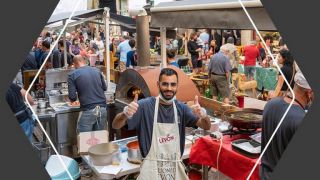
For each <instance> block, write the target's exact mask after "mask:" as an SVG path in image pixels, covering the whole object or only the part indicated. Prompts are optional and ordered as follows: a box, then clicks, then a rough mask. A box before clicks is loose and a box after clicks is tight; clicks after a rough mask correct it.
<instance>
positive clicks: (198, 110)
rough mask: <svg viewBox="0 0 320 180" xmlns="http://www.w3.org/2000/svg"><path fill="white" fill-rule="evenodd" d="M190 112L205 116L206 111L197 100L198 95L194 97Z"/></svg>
mask: <svg viewBox="0 0 320 180" xmlns="http://www.w3.org/2000/svg"><path fill="white" fill-rule="evenodd" d="M191 110H192V113H193V114H194V115H196V116H197V117H199V118H204V117H206V116H207V112H206V110H205V109H204V108H202V107H201V106H200V104H199V101H198V96H197V95H196V96H195V97H194V104H193V105H192V106H191Z"/></svg>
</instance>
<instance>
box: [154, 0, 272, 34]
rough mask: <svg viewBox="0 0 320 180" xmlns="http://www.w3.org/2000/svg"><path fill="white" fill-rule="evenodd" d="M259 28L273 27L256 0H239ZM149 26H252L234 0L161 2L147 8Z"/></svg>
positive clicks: (223, 27)
mask: <svg viewBox="0 0 320 180" xmlns="http://www.w3.org/2000/svg"><path fill="white" fill-rule="evenodd" d="M242 2H243V4H244V6H245V7H246V9H247V11H248V13H249V14H250V16H251V18H252V20H253V22H254V23H255V25H256V26H257V28H258V29H259V30H265V31H276V27H275V26H274V24H273V22H272V20H271V18H270V17H269V15H268V13H267V12H266V10H265V9H264V8H263V6H262V4H261V2H260V1H259V0H242ZM150 13H151V26H152V27H169V28H175V27H177V28H214V29H243V30H245V29H254V28H253V26H252V24H251V22H250V21H249V19H248V17H247V16H246V14H245V12H244V11H243V9H242V7H241V5H240V3H239V2H238V0H185V1H172V2H162V3H159V4H158V5H156V6H155V7H152V8H151V9H150Z"/></svg>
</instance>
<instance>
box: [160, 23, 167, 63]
mask: <svg viewBox="0 0 320 180" xmlns="http://www.w3.org/2000/svg"><path fill="white" fill-rule="evenodd" d="M166 39H167V37H166V28H165V27H160V41H161V63H162V67H163V68H166V67H167V49H166Z"/></svg>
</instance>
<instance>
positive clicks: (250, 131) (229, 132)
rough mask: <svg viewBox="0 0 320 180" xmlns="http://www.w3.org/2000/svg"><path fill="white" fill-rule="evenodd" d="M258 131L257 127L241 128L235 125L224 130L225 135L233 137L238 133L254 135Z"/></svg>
mask: <svg viewBox="0 0 320 180" xmlns="http://www.w3.org/2000/svg"><path fill="white" fill-rule="evenodd" d="M256 133H257V129H239V128H236V127H233V128H230V129H229V130H227V131H225V132H223V135H229V136H230V137H232V136H235V135H238V134H245V135H253V134H256Z"/></svg>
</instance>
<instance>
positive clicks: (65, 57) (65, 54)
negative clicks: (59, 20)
mask: <svg viewBox="0 0 320 180" xmlns="http://www.w3.org/2000/svg"><path fill="white" fill-rule="evenodd" d="M65 24H66V20H63V25H65ZM66 38H67V31H66V30H64V32H63V59H64V67H67V66H68V61H67V58H68V57H67V42H66Z"/></svg>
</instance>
